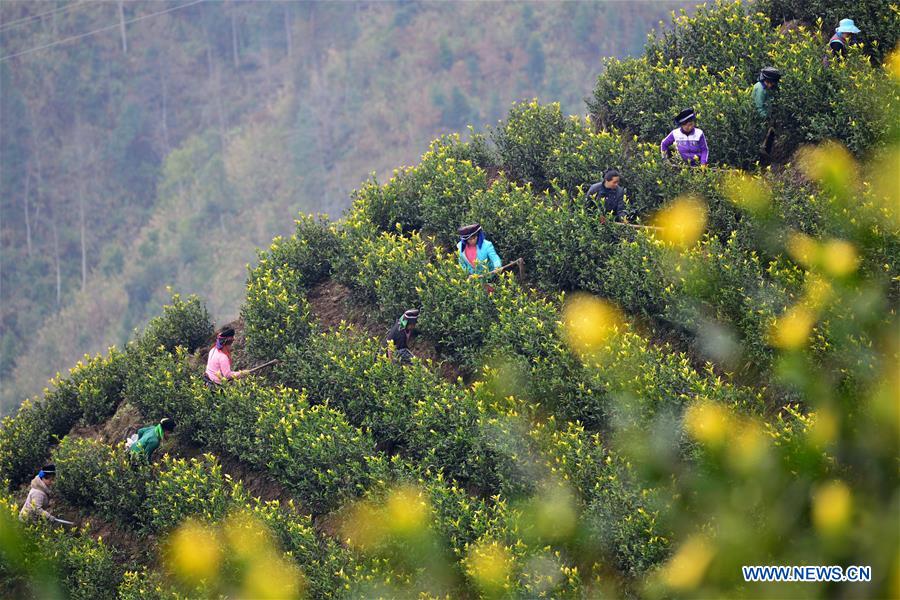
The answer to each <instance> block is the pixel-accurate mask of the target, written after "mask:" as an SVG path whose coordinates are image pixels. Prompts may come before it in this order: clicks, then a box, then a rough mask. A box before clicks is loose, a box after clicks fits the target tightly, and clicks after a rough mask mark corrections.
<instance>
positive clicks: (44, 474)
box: [19, 465, 56, 521]
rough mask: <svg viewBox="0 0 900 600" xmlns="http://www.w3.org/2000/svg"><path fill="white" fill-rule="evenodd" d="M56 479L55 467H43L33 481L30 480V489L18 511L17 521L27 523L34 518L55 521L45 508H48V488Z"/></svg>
mask: <svg viewBox="0 0 900 600" xmlns="http://www.w3.org/2000/svg"><path fill="white" fill-rule="evenodd" d="M55 478H56V466H54V465H44V466H43V467H42V468H41V470H40V471H38V474H37V475H36V476H35V478H34V479H32V480H31V488H30V489H29V490H28V497H27V498H25V504H23V505H22V510H20V511H19V520H20V521H28V520H30V519H32V518H34V517H41V518H43V519H47V520H49V521H53V520H55V519H56V517H54V516H53V515H51V514H50V513H49V512H48V511H47V508H48V507H49V506H50V486H51V485H52V484H53V480H54V479H55Z"/></svg>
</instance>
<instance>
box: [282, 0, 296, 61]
mask: <svg viewBox="0 0 900 600" xmlns="http://www.w3.org/2000/svg"><path fill="white" fill-rule="evenodd" d="M283 14H284V39H285V42H286V45H287V55H288V58H293V57H294V40H293V39H292V37H291V17H290V15H289V14H288V9H287V5H285V6H284V11H283Z"/></svg>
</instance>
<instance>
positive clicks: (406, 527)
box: [385, 486, 430, 536]
mask: <svg viewBox="0 0 900 600" xmlns="http://www.w3.org/2000/svg"><path fill="white" fill-rule="evenodd" d="M385 509H386V511H387V521H388V526H389V527H390V528H391V530H392V531H393V532H394V533H396V534H398V535H403V536H411V535H415V534H417V533H420V532H421V531H422V530H423V529H424V528H425V527H426V526H427V524H428V521H429V513H430V509H429V506H428V501H427V500H426V498H425V496H424V495H423V494H422V492H421V491H420V490H417V489H416V488H414V487H410V486H404V487H400V488H398V489H396V490H394V491H393V492H391V494H390V496H388V499H387V504H386V505H385Z"/></svg>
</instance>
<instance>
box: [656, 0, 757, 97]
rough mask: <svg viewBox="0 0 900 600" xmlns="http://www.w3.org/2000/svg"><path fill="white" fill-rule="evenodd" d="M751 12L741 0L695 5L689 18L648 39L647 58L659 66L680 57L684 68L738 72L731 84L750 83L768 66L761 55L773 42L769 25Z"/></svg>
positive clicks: (679, 18) (751, 7) (681, 17)
mask: <svg viewBox="0 0 900 600" xmlns="http://www.w3.org/2000/svg"><path fill="white" fill-rule="evenodd" d="M754 9H755V6H754V5H750V4H746V3H744V2H741V1H740V0H737V1H734V0H718V1H717V2H716V3H715V4H712V5H701V6H698V7H697V9H696V10H695V11H693V12H692V14H691V15H690V16H688V15H687V14H686V13H685V11H684V10H682V11H681V13H680V14H679V15H678V16H677V17H675V18H674V19H673V21H672V27H671V28H669V29H666V30H665V31H663V32H660V33H656V34H655V35H651V37H650V39H649V41H648V43H647V48H646V56H647V59H648V60H649V62H650V64H652V65H660V64H667V63H670V62H673V61H677V60H678V59H679V58H681V59H683V60H684V64H685V65H687V66H692V67H698V68H699V67H705V68H706V69H707V70H708V71H709V72H710V73H717V74H723V75H724V74H726V73H729V71H728V69H729V67H737V70H736V72H735V80H736V81H740V82H753V81H755V79H756V75H757V74H758V73H759V70H760V69H762V68H763V67H764V66H766V65H767V64H768V57H767V56H766V51H767V49H768V48H769V47H770V46H771V45H772V43H773V42H774V38H775V30H774V28H773V26H772V23H770V21H769V19H768V18H767V17H766V15H764V14H762V13H760V12H754Z"/></svg>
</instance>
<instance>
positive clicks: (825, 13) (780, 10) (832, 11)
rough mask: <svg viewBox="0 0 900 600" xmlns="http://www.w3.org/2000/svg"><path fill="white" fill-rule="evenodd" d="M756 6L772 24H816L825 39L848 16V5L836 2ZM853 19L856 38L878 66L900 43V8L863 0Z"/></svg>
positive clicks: (787, 0)
mask: <svg viewBox="0 0 900 600" xmlns="http://www.w3.org/2000/svg"><path fill="white" fill-rule="evenodd" d="M757 6H758V9H759V10H760V11H761V12H763V13H765V14H766V16H768V18H769V19H770V20H771V21H772V23H773V25H778V24H780V23H788V22H791V21H794V20H799V21H801V22H803V23H805V24H807V25H811V26H812V25H816V26H817V29H819V30H820V31H821V34H822V39H827V38H830V37H831V36H832V35H833V34H834V30H835V28H836V27H837V25H838V23H839V22H840V20H841V19H845V18H847V16H848V14H849V13H848V12H847V5H846V4H845V3H843V2H836V1H835V0H761V1H760V2H759V3H758V4H757ZM852 17H853V19H854V21H855V22H856V26H857V27H859V29H860V33H859V34H857V35H856V38H857V39H858V40H859V42H860V43H861V44H862V45H863V46H864V48H865V51H866V53H867V54H869V55H870V56H871V57H872V59H873V60H874V61H875V62H876V64H877V63H881V62H882V61H883V59H884V57H885V55H886V54H887V53H888V52H890V51H891V50H892V49H893V48H895V47H896V46H897V42H898V41H900V9H898V8H897V5H895V4H888V5H885V4H884V3H882V2H879V1H878V0H861V1H860V2H856V3H854V5H853V14H852ZM823 46H824V43H823Z"/></svg>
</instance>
